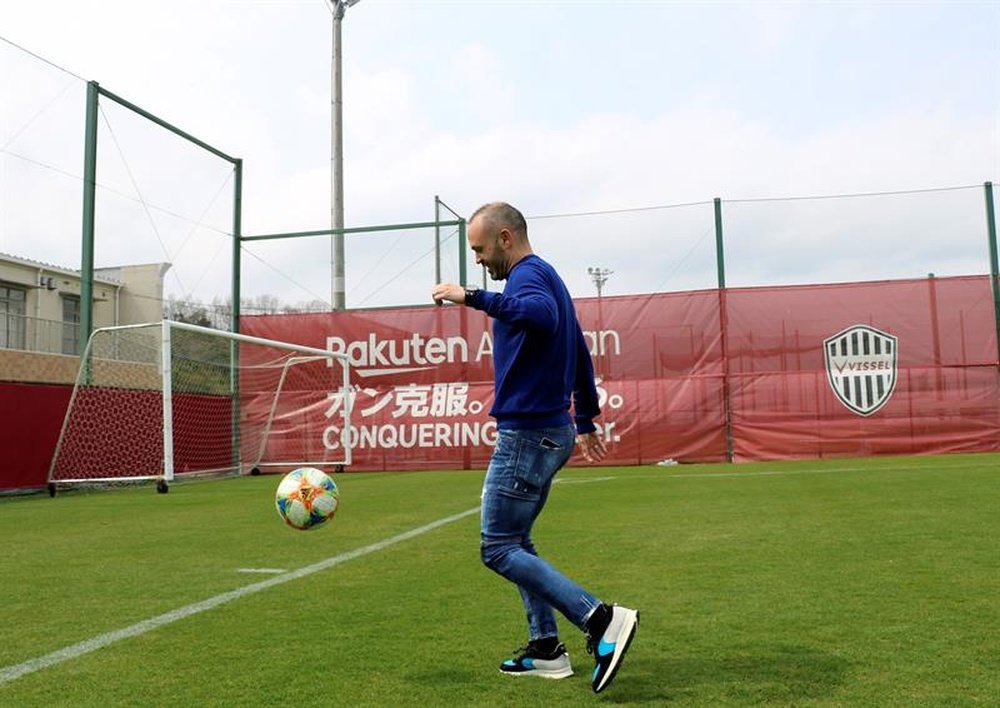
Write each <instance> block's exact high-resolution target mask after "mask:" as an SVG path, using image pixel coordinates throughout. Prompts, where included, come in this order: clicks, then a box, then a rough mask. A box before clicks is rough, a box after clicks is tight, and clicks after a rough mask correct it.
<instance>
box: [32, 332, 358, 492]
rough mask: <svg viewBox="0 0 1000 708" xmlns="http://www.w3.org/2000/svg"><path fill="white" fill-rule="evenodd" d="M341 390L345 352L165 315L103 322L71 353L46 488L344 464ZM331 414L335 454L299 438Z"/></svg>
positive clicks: (346, 402) (346, 373) (346, 435)
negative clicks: (71, 375) (69, 387)
mask: <svg viewBox="0 0 1000 708" xmlns="http://www.w3.org/2000/svg"><path fill="white" fill-rule="evenodd" d="M349 391H350V364H349V361H348V359H347V357H346V356H345V355H344V354H339V353H335V352H331V351H327V350H324V349H318V348H314V347H308V346H303V345H298V344H292V343H289V342H281V341H276V340H271V339H264V338H261V337H252V336H248V335H243V334H238V333H232V332H225V331H221V330H215V329H210V328H207V327H201V326H198V325H192V324H187V323H183V322H174V321H171V320H163V321H162V322H155V323H147V324H138V325H124V326H119V327H104V328H100V329H97V330H95V331H94V332H93V334H92V335H91V336H90V338H89V340H88V342H87V345H86V347H85V349H84V353H83V355H82V357H81V360H80V369H79V373H78V375H77V380H76V384H75V385H74V387H73V392H72V394H71V396H70V401H69V406H68V407H67V410H66V415H65V417H64V419H63V425H62V429H61V431H60V434H59V439H58V442H57V444H56V448H55V451H54V454H53V456H52V462H51V464H50V467H49V478H48V481H49V488H50V491H54V488H55V486H54V485H63V484H75V483H115V482H132V481H141V480H154V479H155V480H159V481H160V484H161V485H166V484H167V483H169V482H171V481H173V480H174V479H176V478H178V477H182V476H185V475H189V476H195V475H206V474H220V475H224V474H246V473H249V472H257V471H259V470H261V469H266V468H286V467H287V468H290V467H298V466H307V465H309V466H316V467H331V466H333V467H339V466H346V465H350V464H351V445H350V427H351V426H350V415H351V401H352V399H353V396H350V395H346V394H348V392H349ZM332 399H336V400H337V401H338V402H339V405H337V406H335V407H334V406H330V405H329V401H330V400H332ZM334 408H335V409H336V410H335V411H334ZM334 414H336V415H338V416H339V417H340V418H342V419H343V421H342V425H339V426H338V427H339V430H340V437H339V444H337V445H335V446H332V447H333V449H330V446H328V445H327V444H325V443H326V441H325V440H316V439H314V438H313V437H311V436H309V435H306V434H304V433H303V431H304V430H305V429H306V428H308V426H307V425H306V424H305V423H306V421H307V420H308V419H309V418H310V417H313V418H315V416H317V415H319V416H322V415H327V416H329V415H334Z"/></svg>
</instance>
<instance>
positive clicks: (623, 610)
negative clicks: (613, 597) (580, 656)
mask: <svg viewBox="0 0 1000 708" xmlns="http://www.w3.org/2000/svg"><path fill="white" fill-rule="evenodd" d="M608 610H609V615H610V616H609V618H608V622H607V624H606V625H605V626H604V627H603V628H602V627H595V628H594V631H593V632H592V633H591V634H590V635H589V636H588V637H587V653H588V654H593V655H594V659H595V661H596V662H597V665H596V666H595V667H594V675H593V676H592V677H591V682H590V687H591V688H592V689H594V693H600V692H601V691H603V690H604V689H605V688H607V687H608V686H609V685H610V684H611V681H612V680H613V679H614V677H615V674H616V673H618V667H620V666H621V665H622V660H623V659H624V658H625V652H627V651H628V647H629V645H630V644H631V643H632V638H633V637H634V636H635V630H636V627H638V626H639V611H638V610H630V609H628V608H627V607H619V606H618V605H614V606H612V607H609V608H608Z"/></svg>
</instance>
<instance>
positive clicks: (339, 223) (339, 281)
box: [327, 0, 361, 310]
mask: <svg viewBox="0 0 1000 708" xmlns="http://www.w3.org/2000/svg"><path fill="white" fill-rule="evenodd" d="M360 1H361V0H327V2H328V3H329V5H330V11H331V12H332V13H333V42H332V45H333V46H332V54H333V57H332V71H331V74H332V76H331V82H332V85H331V96H332V98H331V106H330V108H331V116H330V227H331V229H332V230H333V238H332V240H331V242H330V269H331V271H332V273H333V277H332V278H331V283H330V304H331V306H332V307H333V309H334V310H343V309H344V307H345V304H346V303H345V298H344V289H345V287H344V233H343V231H342V229H343V228H344V124H343V120H344V101H343V87H342V81H341V75H342V71H341V65H342V56H341V48H340V47H341V42H340V24H341V22H342V21H343V19H344V12H345V11H346V10H347V8H349V7H350V6H352V5H356V4H357V3H359V2H360Z"/></svg>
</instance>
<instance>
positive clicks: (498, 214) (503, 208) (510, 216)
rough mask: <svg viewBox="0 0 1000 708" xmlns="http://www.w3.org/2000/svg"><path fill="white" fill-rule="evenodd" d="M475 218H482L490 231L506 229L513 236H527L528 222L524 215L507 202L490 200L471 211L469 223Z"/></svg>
mask: <svg viewBox="0 0 1000 708" xmlns="http://www.w3.org/2000/svg"><path fill="white" fill-rule="evenodd" d="M475 219H482V220H483V221H484V222H485V223H486V225H487V226H489V228H490V230H491V231H496V232H499V231H500V230H501V229H507V230H508V231H510V232H511V233H512V234H514V235H515V236H520V237H522V238H527V236H528V224H527V222H526V221H525V220H524V215H523V214H522V213H521V212H519V211H518V210H517V209H515V208H514V207H512V206H511V205H510V204H508V203H507V202H490V203H489V204H483V205H482V206H481V207H479V208H478V209H476V210H475V211H474V212H472V216H470V217H469V222H470V223H471V222H472V221H473V220H475Z"/></svg>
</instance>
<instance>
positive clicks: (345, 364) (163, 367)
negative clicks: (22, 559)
mask: <svg viewBox="0 0 1000 708" xmlns="http://www.w3.org/2000/svg"><path fill="white" fill-rule="evenodd" d="M157 326H159V327H160V328H161V330H160V331H161V335H160V337H161V345H160V346H161V352H160V375H161V388H162V395H163V469H162V474H161V475H142V476H136V477H128V478H122V477H101V478H88V479H84V480H53V479H52V475H53V473H54V471H55V465H56V459H57V456H58V454H59V449H60V448H61V447H62V442H63V438H64V436H65V434H66V428H67V426H68V425H69V416H70V414H71V413H72V411H73V403H74V401H75V399H76V394H77V390H78V387H79V383H80V381H79V376H78V380H77V381H76V383H75V384H74V386H73V393H72V395H71V396H70V401H69V406H68V407H67V409H66V416H65V418H64V419H63V425H62V428H61V430H60V431H59V439H58V441H57V442H56V447H55V450H54V451H53V455H52V461H51V463H50V464H49V476H48V481H49V483H50V484H52V483H59V484H72V483H74V482H85V483H89V482H98V483H108V482H125V481H143V480H150V479H163V480H165V481H167V482H170V481H173V479H174V455H173V449H174V442H173V400H172V399H173V391H172V389H171V374H172V371H173V363H172V361H171V352H170V349H171V339H172V330H174V329H180V330H187V331H189V332H196V333H201V334H208V335H211V336H216V337H222V338H223V339H228V340H230V341H235V342H243V343H245V344H258V345H261V346H266V347H271V348H273V349H283V350H286V351H291V352H296V353H298V354H306V355H308V356H301V357H292V358H291V359H289V360H288V361H287V362H286V363H285V367H284V369H283V370H282V373H281V379H280V381H279V383H278V387H277V390H276V391H275V393H274V397H273V399H272V401H271V408H270V410H269V412H268V418H267V424H266V426H265V429H264V434H263V437H262V439H261V447H260V449H259V451H258V456H257V460H255V463H259V462H260V458H261V457H262V456H263V452H264V446H265V443H266V441H267V435H268V434H269V432H270V429H271V420H272V418H273V415H274V409H275V406H276V405H277V401H278V395H279V394H280V391H281V387H282V386H283V385H284V381H285V375H286V374H287V372H288V366H289V363H291V362H296V361H298V362H301V361H306V360H316V359H331V358H333V359H338V360H339V361H340V362H341V386H343V390H344V391H345V396H344V405H343V411H344V425H343V427H342V429H341V432H340V443H341V449H342V450H343V451H344V456H343V459H342V460H338V461H326V462H324V463H323V464H325V465H350V464H351V445H350V430H351V412H352V404H353V401H352V398H353V397H352V396H351V395H350V385H351V378H350V374H351V372H350V364H349V359H348V357H347V356H346V355H345V354H340V353H336V352H331V351H328V350H325V349H317V348H315V347H309V346H305V345H298V344H290V343H288V342H280V341H277V340H273V339H265V338H263V337H253V336H250V335H246V334H239V333H237V332H226V331H224V330H218V329H212V328H210V327H201V326H199V325H193V324H188V323H187V322H175V321H173V320H162V321H161V322H145V323H141V324H132V325H118V326H115V327H100V328H98V329H95V330H94V331H93V333H91V335H90V338H89V339H88V340H87V346H86V348H85V349H84V352H83V356H82V357H81V359H80V365H81V367H83V366H85V365H86V363H87V362H88V361H89V360H90V359H89V357H90V349H91V346H92V344H93V341H94V337H95V336H96V335H97V334H98V333H102V332H109V331H121V330H128V329H144V328H147V329H148V328H151V327H157ZM81 372H82V368H81ZM238 452H239V450H237V453H238ZM242 463H243V461H242V460H237V465H239V467H240V469H242ZM275 464H281V465H294V464H307V463H305V462H302V463H297V462H281V463H275Z"/></svg>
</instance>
